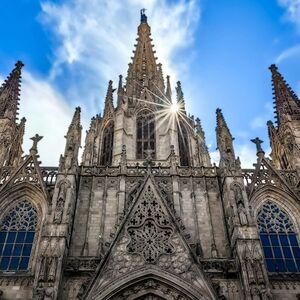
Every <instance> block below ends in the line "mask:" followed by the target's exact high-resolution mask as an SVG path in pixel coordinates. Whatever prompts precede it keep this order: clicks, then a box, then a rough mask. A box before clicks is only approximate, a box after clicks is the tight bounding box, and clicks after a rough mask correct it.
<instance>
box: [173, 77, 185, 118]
mask: <svg viewBox="0 0 300 300" xmlns="http://www.w3.org/2000/svg"><path fill="white" fill-rule="evenodd" d="M175 90H176V99H177V103H178V104H179V106H180V107H181V110H182V111H183V112H184V113H186V110H185V101H184V95H183V91H182V87H181V82H180V81H177V86H176V87H175Z"/></svg>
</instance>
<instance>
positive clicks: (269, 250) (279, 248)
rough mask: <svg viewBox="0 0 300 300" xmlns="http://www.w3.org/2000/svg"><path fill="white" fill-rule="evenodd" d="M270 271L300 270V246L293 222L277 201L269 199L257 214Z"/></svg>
mask: <svg viewBox="0 0 300 300" xmlns="http://www.w3.org/2000/svg"><path fill="white" fill-rule="evenodd" d="M257 224H258V231H259V235H260V240H261V244H262V247H263V251H264V256H265V261H266V265H267V269H268V271H269V272H300V248H299V244H298V240H297V235H296V231H295V227H294V224H293V222H292V221H291V219H290V217H289V216H288V214H287V213H286V212H285V211H284V210H283V209H282V208H280V207H279V206H278V205H277V204H276V203H274V202H272V201H267V202H266V203H264V204H263V206H262V207H261V209H260V210H259V212H258V215H257Z"/></svg>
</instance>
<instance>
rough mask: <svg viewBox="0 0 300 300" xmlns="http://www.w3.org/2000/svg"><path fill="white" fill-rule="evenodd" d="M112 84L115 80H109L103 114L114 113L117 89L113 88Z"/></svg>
mask: <svg viewBox="0 0 300 300" xmlns="http://www.w3.org/2000/svg"><path fill="white" fill-rule="evenodd" d="M112 84H113V82H112V80H110V81H109V82H108V88H107V93H106V97H105V104H104V112H103V116H107V115H109V114H112V113H113V111H114V104H113V92H114V91H115V89H113V87H112Z"/></svg>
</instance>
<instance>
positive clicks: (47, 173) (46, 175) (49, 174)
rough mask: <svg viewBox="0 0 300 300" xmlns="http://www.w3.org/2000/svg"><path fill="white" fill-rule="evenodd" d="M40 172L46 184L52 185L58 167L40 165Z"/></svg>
mask: <svg viewBox="0 0 300 300" xmlns="http://www.w3.org/2000/svg"><path fill="white" fill-rule="evenodd" d="M41 173H42V176H43V180H44V182H45V184H46V185H54V184H55V182H56V178H57V174H58V168H56V167H41Z"/></svg>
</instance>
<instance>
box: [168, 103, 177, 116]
mask: <svg viewBox="0 0 300 300" xmlns="http://www.w3.org/2000/svg"><path fill="white" fill-rule="evenodd" d="M170 109H171V112H172V113H173V114H177V113H178V111H179V106H178V103H176V102H173V103H172V104H171V106H170Z"/></svg>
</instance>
